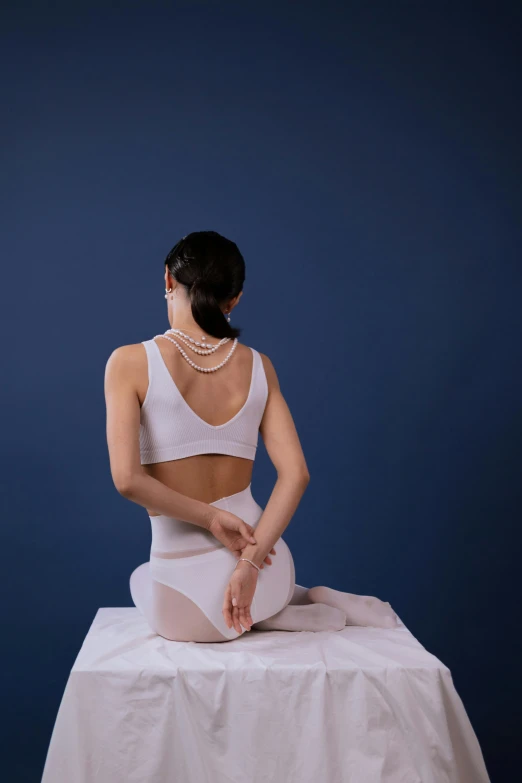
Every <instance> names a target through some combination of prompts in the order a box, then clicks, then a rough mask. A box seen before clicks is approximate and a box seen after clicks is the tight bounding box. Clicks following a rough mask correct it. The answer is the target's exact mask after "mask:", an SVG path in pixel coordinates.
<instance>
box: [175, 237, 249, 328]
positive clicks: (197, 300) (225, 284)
mask: <svg viewBox="0 0 522 783" xmlns="http://www.w3.org/2000/svg"><path fill="white" fill-rule="evenodd" d="M165 264H166V265H167V267H168V270H169V272H170V274H171V275H172V277H173V278H174V280H176V281H177V282H178V283H181V285H184V286H185V287H186V289H187V295H188V297H189V299H190V303H191V309H192V316H193V318H194V320H195V322H196V323H197V324H198V325H199V326H200V327H201V328H202V330H203V331H204V332H206V333H207V334H211V335H213V336H214V337H217V338H219V339H221V338H222V337H230V338H232V339H233V338H235V337H239V335H240V334H241V328H240V327H234V326H231V325H230V324H229V323H228V321H227V319H226V316H225V314H224V313H223V310H222V309H221V306H222V305H226V304H227V303H228V302H229V301H230V300H231V299H233V298H234V297H235V296H237V295H238V294H239V293H240V292H241V291H242V290H243V283H244V281H245V261H244V259H243V256H242V255H241V253H240V252H239V249H238V247H237V245H236V244H235V242H232V241H231V240H229V239H226V238H225V237H223V236H221V234H218V233H217V232H216V231H195V232H193V233H192V234H188V235H187V236H186V237H183V239H181V240H180V241H179V242H178V243H177V244H176V245H175V246H174V247H173V248H172V250H171V251H170V253H169V254H168V256H167V258H166V259H165ZM220 305H221V306H220Z"/></svg>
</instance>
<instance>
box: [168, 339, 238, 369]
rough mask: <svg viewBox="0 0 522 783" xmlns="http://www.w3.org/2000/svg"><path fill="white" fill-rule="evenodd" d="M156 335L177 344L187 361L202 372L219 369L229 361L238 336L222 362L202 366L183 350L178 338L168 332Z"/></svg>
mask: <svg viewBox="0 0 522 783" xmlns="http://www.w3.org/2000/svg"><path fill="white" fill-rule="evenodd" d="M156 337H163V338H164V339H165V340H168V341H169V342H171V343H174V345H175V346H176V348H177V349H178V351H179V352H180V354H181V355H182V356H183V358H184V359H185V361H187V362H188V363H189V364H190V366H191V367H193V368H194V369H195V370H199V371H200V372H216V370H219V369H220V367H223V365H224V364H226V363H227V362H228V360H229V359H230V357H231V356H232V354H233V353H234V351H235V350H236V346H237V337H235V338H234V342H233V343H232V348H231V349H230V351H229V352H228V355H227V356H225V358H224V359H223V361H222V362H220V363H219V364H216V366H215V367H201V366H200V365H199V364H196V363H195V362H193V361H192V359H191V358H190V356H189V355H188V354H187V353H186V352H185V351H184V350H183V348H182V347H181V345H179V343H178V342H177V341H176V340H174V339H173V338H172V337H169V336H168V335H167V334H157V335H156ZM224 339H226V340H229V339H230V338H229V337H227V338H224Z"/></svg>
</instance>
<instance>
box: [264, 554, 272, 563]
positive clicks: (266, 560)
mask: <svg viewBox="0 0 522 783" xmlns="http://www.w3.org/2000/svg"><path fill="white" fill-rule="evenodd" d="M264 562H265V563H266V564H267V565H272V558H271V557H269V556H268V555H267V556H266V557H265V560H264Z"/></svg>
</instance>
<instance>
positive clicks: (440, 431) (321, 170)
mask: <svg viewBox="0 0 522 783" xmlns="http://www.w3.org/2000/svg"><path fill="white" fill-rule="evenodd" d="M1 28H2V34H1V50H2V54H1V57H2V66H3V76H4V78H3V84H2V88H1V89H2V95H1V98H2V108H3V115H4V116H3V120H2V124H1V128H0V133H1V134H2V152H1V154H2V172H3V176H2V180H3V182H2V185H3V188H2V205H1V216H2V217H1V219H2V240H1V241H2V285H1V288H0V290H1V300H2V307H1V312H2V315H3V316H4V323H3V334H4V344H3V357H4V362H3V369H4V373H3V376H4V377H3V382H2V410H3V421H2V440H3V448H2V450H1V451H2V457H1V459H2V465H1V475H2V494H1V502H2V511H3V520H4V524H3V525H2V536H3V552H4V560H3V569H2V572H3V575H4V577H5V578H6V584H5V588H4V608H5V609H7V612H8V619H7V622H8V624H9V625H10V630H9V633H8V636H7V641H8V648H6V647H4V656H5V663H4V666H3V667H2V668H3V669H4V673H5V674H7V682H6V684H5V686H4V689H3V695H4V699H5V704H6V706H5V707H4V716H7V718H8V720H7V725H6V727H5V730H4V738H5V739H6V740H7V742H8V747H9V752H8V753H4V755H3V761H2V767H3V770H4V772H5V773H6V777H5V779H6V780H9V781H10V783H17V782H18V781H30V782H31V783H33V781H38V780H39V778H40V774H41V769H42V766H43V763H44V759H45V753H46V750H47V745H48V742H49V738H50V734H51V730H52V727H53V723H54V718H55V715H56V711H57V709H58V705H59V702H60V699H61V696H62V693H63V688H64V686H65V683H66V680H67V676H68V672H69V670H70V667H71V666H72V664H73V661H74V659H75V657H76V654H77V652H78V650H79V647H80V645H81V643H82V641H83V638H84V636H85V633H86V631H87V629H88V627H89V625H90V623H91V622H92V619H93V617H94V614H95V613H96V611H97V609H98V607H100V606H130V605H131V599H130V593H129V587H128V579H129V575H130V573H131V571H132V570H133V569H134V568H135V567H136V566H137V565H138V564H139V563H141V562H144V561H145V560H146V559H147V557H148V548H149V546H150V530H149V521H148V517H147V515H146V512H145V510H144V509H143V508H141V507H139V506H136V505H133V504H132V503H130V502H129V501H127V500H125V499H124V498H122V497H121V496H120V495H119V494H118V493H117V491H116V490H115V488H114V486H113V484H112V480H111V476H110V471H109V462H108V454H107V446H106V440H105V407H104V397H103V375H104V368H105V363H106V361H107V358H108V356H109V355H110V353H111V352H112V350H113V349H114V348H115V347H116V346H119V345H122V344H126V343H134V342H139V341H141V340H144V339H148V338H149V337H152V336H154V335H155V334H157V333H159V332H161V331H164V329H166V328H168V322H167V319H166V304H165V300H164V284H163V272H164V267H163V260H164V257H165V255H166V254H167V252H168V251H169V250H170V248H171V247H172V245H173V244H174V243H175V242H176V241H177V240H178V239H179V238H180V237H181V236H183V235H185V234H187V233H189V232H191V231H198V230H204V229H213V230H217V231H219V232H221V233H222V234H224V235H225V236H227V237H229V238H231V239H233V240H234V241H236V242H237V244H238V246H239V248H240V249H241V251H242V253H243V255H244V256H245V259H246V264H247V276H246V283H245V288H244V295H243V298H242V300H241V304H240V305H239V306H238V307H237V308H236V310H234V314H233V321H232V323H234V325H240V326H242V327H243V329H244V331H243V334H242V339H243V341H244V342H246V343H247V344H251V345H253V346H254V347H256V348H257V349H258V350H260V351H262V352H264V353H266V354H267V355H268V356H269V357H270V358H271V360H272V361H273V363H274V365H275V367H276V370H277V372H278V374H279V378H280V383H281V387H282V390H283V393H284V394H285V396H286V399H287V401H288V403H289V405H290V408H291V410H292V413H293V415H294V418H295V421H296V425H297V428H298V431H299V434H300V438H301V441H302V445H303V448H304V451H305V455H306V459H307V462H308V466H309V469H310V473H311V482H310V484H309V486H308V488H307V491H306V493H305V496H304V498H303V501H302V503H301V506H300V508H299V509H298V512H297V514H296V515H295V517H294V519H293V520H292V522H291V523H290V526H289V528H288V529H287V532H286V536H285V537H286V540H287V541H288V543H289V544H290V546H291V549H292V551H293V552H294V557H295V561H296V566H297V581H298V582H299V583H300V584H303V585H307V586H311V585H314V584H322V583H324V584H328V585H330V586H332V587H335V588H338V589H341V590H347V591H350V592H356V593H361V594H371V595H377V596H379V597H380V598H382V599H383V600H388V601H390V603H391V604H392V606H393V607H394V608H395V609H396V611H397V612H398V613H399V615H400V616H401V618H402V619H403V621H404V622H405V623H406V625H407V626H408V627H409V628H410V630H411V631H412V632H413V634H414V635H415V636H416V637H417V638H418V639H419V640H420V641H421V642H422V644H424V645H425V646H426V647H427V649H428V650H430V652H432V653H434V654H435V655H437V656H438V657H440V659H441V660H442V661H443V662H444V663H445V664H446V665H447V666H449V667H450V669H451V671H452V674H453V679H454V682H455V685H456V688H457V690H458V692H459V694H460V696H461V698H462V699H463V702H464V705H465V707H466V709H467V712H468V715H469V716H470V719H471V721H472V724H473V726H474V728H475V731H476V732H477V735H478V738H479V741H480V743H481V746H482V749H483V752H484V755H485V759H486V763H487V765H488V769H489V772H490V775H491V776H492V780H493V781H495V783H498V782H499V781H502V780H506V781H512V780H514V778H515V774H514V770H515V769H516V768H517V767H516V766H515V762H516V756H517V754H518V745H519V737H520V728H521V726H520V719H519V714H520V710H519V705H520V699H521V695H520V688H519V684H520V676H519V664H518V666H517V659H520V654H521V648H520V635H519V634H517V630H518V627H517V626H519V621H520V610H519V601H518V599H517V598H516V596H515V584H516V583H518V582H519V578H518V577H519V562H520V550H519V549H518V548H517V541H519V526H520V521H521V514H520V512H521V506H522V503H521V499H522V498H521V494H522V492H521V478H520V475H521V459H522V437H521V434H522V433H521V430H522V408H521V399H522V348H521V345H522V342H521V336H522V328H521V327H522V315H521V282H522V280H521V278H522V271H521V266H520V262H521V259H520V246H521V228H520V226H521V223H520V216H521V206H522V205H521V195H522V189H521V184H520V183H521V175H522V165H521V164H522V161H521V145H520V139H521V138H522V119H521V118H522V113H521V111H520V108H521V107H520V81H519V79H520V65H521V55H520V43H519V42H520V35H521V28H522V16H521V11H520V5H518V6H516V5H515V4H513V5H510V4H502V3H500V4H495V6H494V5H493V3H490V4H489V5H488V4H481V3H475V4H474V5H472V4H468V5H465V6H464V5H461V6H459V4H458V3H457V4H449V3H442V2H437V3H389V2H369V3H344V4H342V3H331V2H323V3H321V4H319V3H314V4H307V3H304V4H301V3H285V2H279V3H277V4H276V3H269V2H264V3H256V4H252V3H248V4H245V3H239V2H223V3H217V2H215V3H212V2H186V3H168V2H147V3H145V2H128V3H114V2H112V3H111V2H104V3H94V2H93V3H89V4H82V3H79V2H75V3H69V4H68V5H67V4H61V3H53V4H44V3H40V4H35V3H33V4H28V3H25V2H21V3H16V4H14V3H12V4H9V3H7V4H6V3H4V4H3V8H2V18H1ZM259 451H260V454H259V461H258V464H257V465H256V469H255V472H254V479H253V490H254V495H255V497H256V499H257V500H258V501H259V502H260V503H261V504H264V503H265V502H266V500H267V499H268V496H269V493H270V490H271V487H272V485H273V482H274V480H275V474H274V470H273V468H272V466H271V464H270V462H269V460H268V458H267V455H266V452H265V451H264V448H263V446H262V442H261V440H260V449H259ZM517 635H518V639H517ZM517 691H518V692H517Z"/></svg>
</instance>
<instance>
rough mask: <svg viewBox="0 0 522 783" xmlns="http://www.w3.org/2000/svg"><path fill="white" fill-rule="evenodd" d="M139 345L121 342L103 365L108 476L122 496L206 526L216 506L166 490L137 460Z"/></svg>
mask: <svg viewBox="0 0 522 783" xmlns="http://www.w3.org/2000/svg"><path fill="white" fill-rule="evenodd" d="M143 361H144V353H143V347H142V346H141V345H138V344H137V345H124V346H122V347H121V348H116V349H115V350H114V351H113V352H112V354H111V355H110V357H109V359H108V361H107V365H106V368H105V402H106V406H107V444H108V447H109V458H110V468H111V475H112V479H113V481H114V485H115V487H116V489H117V490H118V492H119V493H120V494H121V495H123V496H124V497H126V498H128V499H129V500H132V501H133V502H134V503H138V505H140V506H144V507H146V508H149V509H153V510H154V511H155V512H157V513H158V514H166V515H167V516H169V517H175V518H176V519H181V520H183V521H185V522H192V524H194V525H198V526H199V527H203V528H205V529H207V530H209V529H210V526H211V523H212V519H213V516H214V515H215V511H216V509H215V508H214V507H213V506H211V505H210V504H209V503H204V502H202V501H200V500H195V499H193V498H189V497H187V496H186V495H183V494H182V493H181V492H176V491H175V490H174V489H170V488H169V487H167V486H166V485H165V484H162V482H161V481H158V480H157V479H155V478H153V477H152V476H149V475H148V474H147V473H146V472H145V471H144V470H143V468H142V466H141V461H140V444H139V431H140V403H139V398H138V393H137V388H136V383H135V380H136V378H137V377H139V373H140V372H142V371H143Z"/></svg>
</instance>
